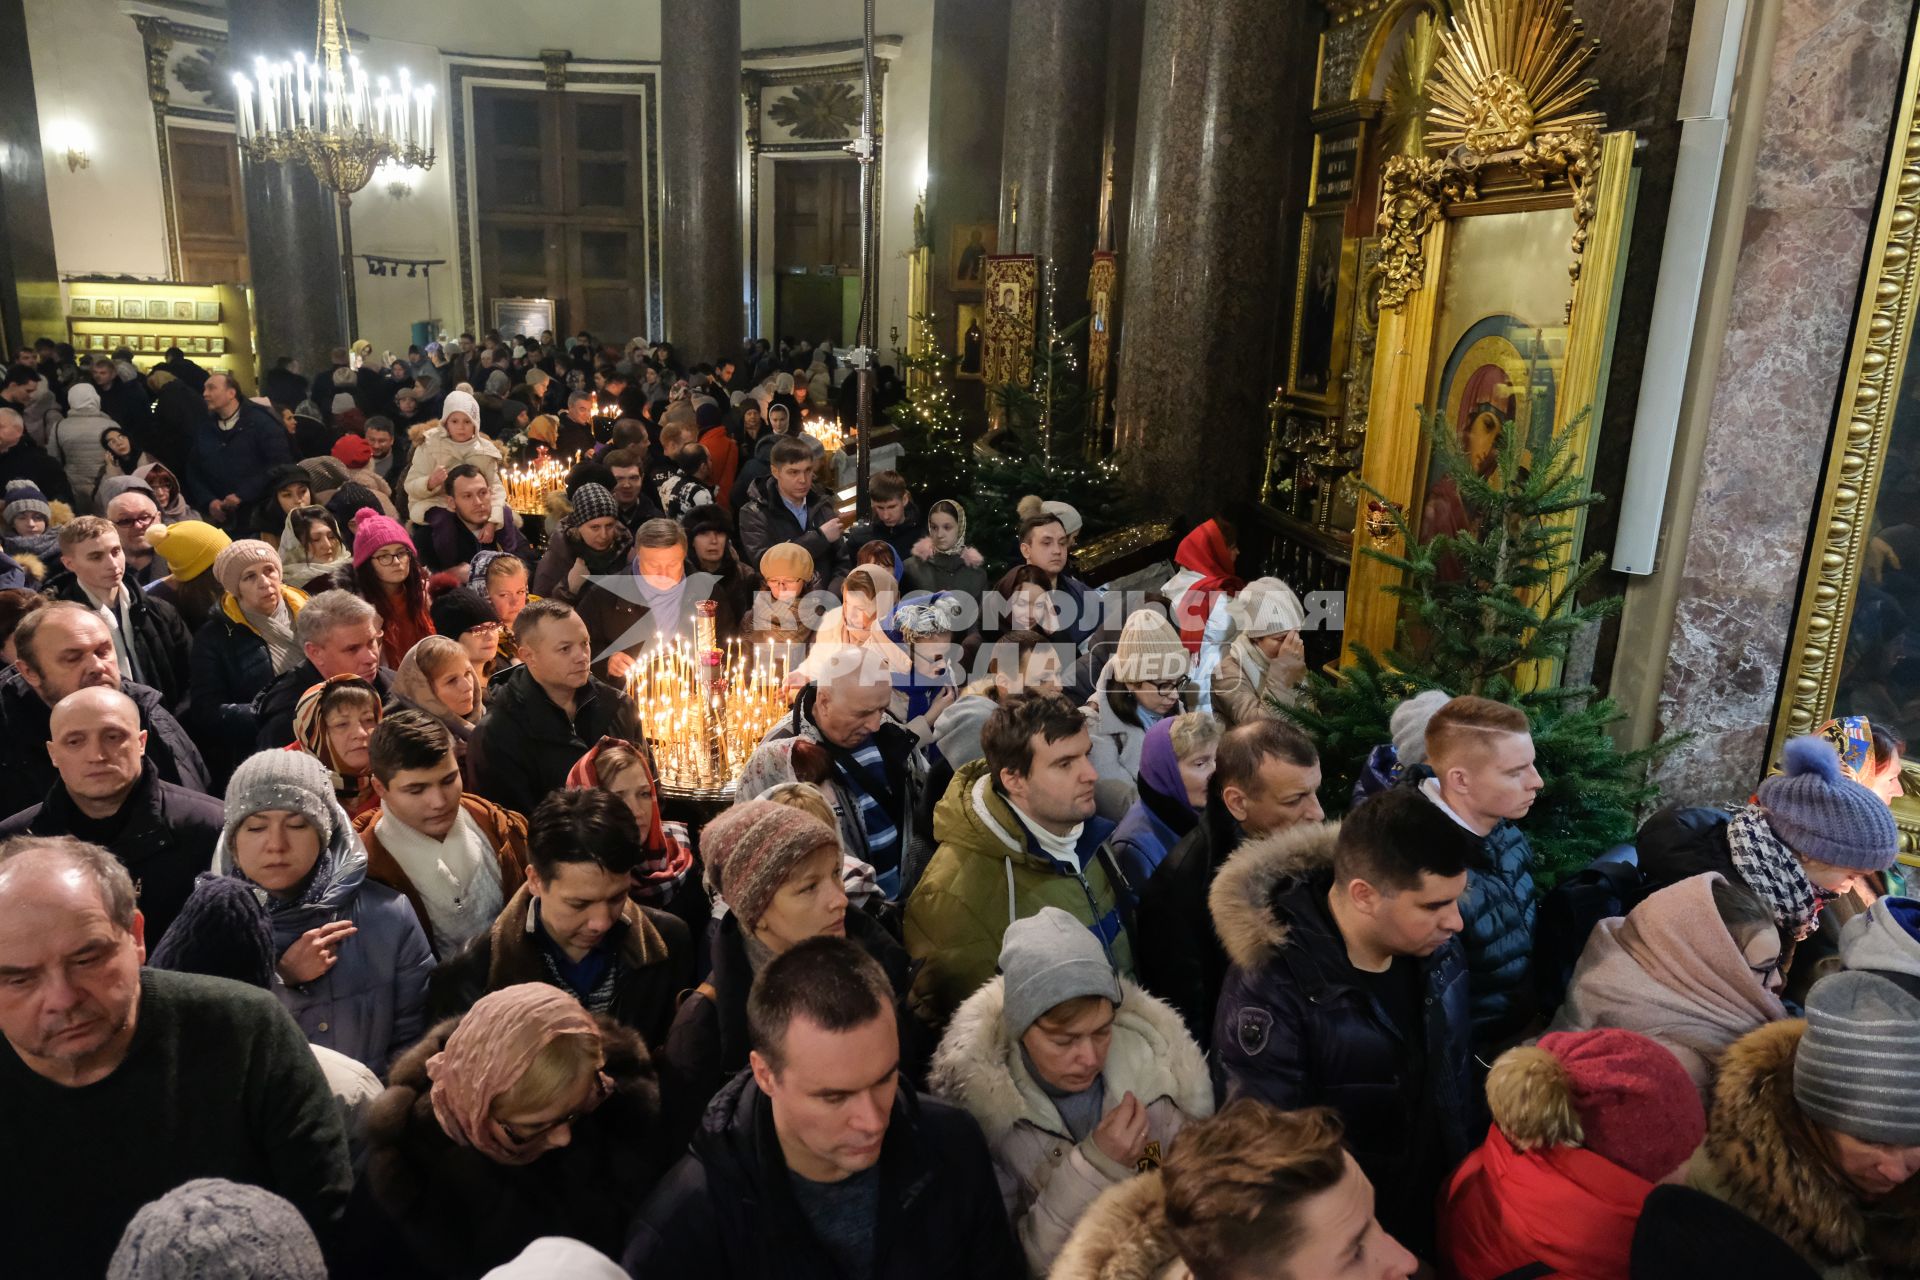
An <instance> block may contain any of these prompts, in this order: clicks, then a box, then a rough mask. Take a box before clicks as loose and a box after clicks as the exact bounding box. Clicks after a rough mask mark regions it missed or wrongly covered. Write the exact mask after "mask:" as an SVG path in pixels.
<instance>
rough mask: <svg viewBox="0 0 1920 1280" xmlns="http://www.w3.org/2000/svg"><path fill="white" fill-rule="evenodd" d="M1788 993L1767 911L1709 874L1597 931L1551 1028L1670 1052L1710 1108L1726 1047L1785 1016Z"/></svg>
mask: <svg viewBox="0 0 1920 1280" xmlns="http://www.w3.org/2000/svg"><path fill="white" fill-rule="evenodd" d="M1785 985H1786V982H1785V979H1784V978H1783V976H1782V975H1781V971H1780V931H1779V930H1778V929H1777V928H1775V927H1774V920H1773V912H1772V910H1771V909H1770V908H1769V907H1768V906H1767V905H1766V903H1765V902H1763V901H1762V900H1761V899H1760V897H1759V896H1758V895H1756V894H1755V893H1754V892H1753V891H1752V890H1750V889H1748V888H1747V887H1746V886H1745V885H1742V884H1739V883H1738V882H1736V881H1733V880H1730V879H1728V878H1727V877H1725V876H1723V875H1720V874H1719V873H1718V872H1711V871H1710V872H1707V873H1705V874H1703V875H1697V876H1693V877H1691V878H1689V879H1686V880H1682V881H1681V882H1680V883H1678V884H1675V885H1670V886H1669V887H1667V888H1665V889H1662V890H1660V891H1659V892H1658V893H1655V894H1653V895H1651V896H1650V897H1648V898H1647V899H1646V900H1645V901H1643V902H1642V903H1641V904H1640V905H1639V906H1637V907H1635V908H1634V909H1633V910H1632V911H1630V912H1629V913H1627V915H1625V916H1624V917H1615V918H1614V919H1611V920H1602V921H1601V922H1600V923H1599V924H1597V925H1595V926H1594V929H1593V933H1592V935H1591V936H1590V937H1589V938H1588V939H1587V947H1586V950H1585V951H1583V952H1581V954H1580V963H1579V965H1578V966H1576V967H1575V969H1574V971H1573V982H1572V984H1571V985H1570V986H1568V988H1567V999H1566V1003H1565V1004H1563V1005H1561V1006H1560V1012H1559V1013H1558V1014H1557V1015H1556V1016H1555V1017H1554V1020H1553V1025H1552V1026H1551V1027H1550V1028H1549V1029H1550V1030H1553V1031H1590V1030H1592V1029H1594V1028H1596V1027H1618V1028H1620V1029H1621V1030H1624V1031H1638V1032H1639V1033H1640V1034H1642V1035H1644V1036H1648V1037H1650V1038H1652V1039H1654V1040H1657V1041H1659V1042H1660V1043H1661V1044H1663V1045H1665V1046H1666V1047H1667V1048H1668V1049H1670V1050H1672V1051H1673V1056H1674V1057H1676V1058H1678V1059H1680V1065H1681V1066H1683V1067H1685V1068H1686V1069H1687V1075H1688V1076H1690V1077H1692V1079H1693V1083H1694V1085H1695V1086H1696V1087H1697V1088H1698V1089H1699V1090H1700V1097H1701V1102H1702V1103H1703V1104H1710V1103H1711V1100H1712V1090H1713V1077H1714V1072H1715V1070H1716V1069H1717V1068H1718V1066H1719V1062H1720V1055H1721V1054H1722V1053H1724V1052H1725V1051H1726V1049H1727V1046H1729V1045H1731V1044H1732V1043H1733V1042H1734V1041H1735V1040H1738V1039H1739V1038H1740V1037H1741V1036H1744V1035H1746V1034H1747V1032H1749V1031H1752V1030H1753V1029H1754V1028H1756V1027H1759V1026H1762V1025H1764V1024H1766V1023H1769V1022H1774V1021H1776V1020H1778V1019H1780V1018H1784V1017H1786V1016H1787V1010H1786V1006H1785V1005H1783V1004H1782V1003H1781V1002H1780V994H1779V993H1780V990H1781V988H1783V987H1784V986H1785Z"/></svg>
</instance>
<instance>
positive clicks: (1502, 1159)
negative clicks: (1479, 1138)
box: [1439, 1128, 1653, 1280]
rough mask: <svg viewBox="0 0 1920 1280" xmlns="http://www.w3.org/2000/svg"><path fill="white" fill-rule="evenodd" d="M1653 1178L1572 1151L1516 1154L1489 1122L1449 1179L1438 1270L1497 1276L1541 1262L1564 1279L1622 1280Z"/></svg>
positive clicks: (1481, 1278)
mask: <svg viewBox="0 0 1920 1280" xmlns="http://www.w3.org/2000/svg"><path fill="white" fill-rule="evenodd" d="M1652 1190H1653V1184H1652V1183H1651V1182H1648V1181H1646V1180H1645V1179H1644V1178H1641V1177H1640V1176H1638V1175H1637V1174H1632V1173H1628V1172H1627V1171H1626V1170H1625V1169H1622V1168H1621V1167H1620V1166H1619V1165H1617V1164H1614V1163H1613V1162H1612V1161H1610V1160H1607V1159H1604V1158H1603V1157H1601V1156H1597V1155H1595V1154H1594V1153H1593V1152H1591V1151H1586V1150H1583V1149H1582V1148H1579V1147H1550V1148H1547V1149H1546V1150H1541V1151H1526V1152H1516V1151H1515V1150H1514V1149H1513V1146H1512V1144H1511V1143H1509V1142H1508V1141H1507V1139H1506V1136H1505V1135H1504V1134H1502V1133H1501V1132H1500V1130H1499V1129H1497V1128H1491V1129H1489V1130H1488V1131H1487V1140H1486V1141H1485V1142H1483V1143H1481V1144H1480V1145H1479V1147H1477V1148H1475V1150H1474V1152H1473V1154H1472V1155H1470V1156H1468V1157H1467V1158H1466V1160H1465V1161H1463V1162H1462V1163H1461V1165H1460V1167H1459V1169H1457V1170H1455V1171H1454V1175H1453V1177H1452V1178H1451V1179H1450V1180H1449V1181H1448V1183H1447V1192H1446V1196H1445V1199H1444V1200H1443V1202H1442V1204H1441V1206H1440V1233H1439V1245H1440V1249H1439V1252H1440V1267H1441V1271H1442V1273H1443V1274H1444V1275H1447V1276H1451V1277H1453V1278H1454V1280H1497V1277H1499V1276H1503V1275H1506V1274H1507V1273H1508V1272H1510V1271H1514V1270H1516V1269H1518V1268H1520V1267H1525V1266H1528V1265H1531V1264H1533V1263H1545V1264H1546V1265H1547V1266H1549V1267H1551V1268H1553V1274H1554V1275H1556V1276H1563V1277H1566V1278H1567V1280H1628V1275H1629V1272H1628V1266H1627V1260H1628V1254H1629V1253H1630V1252H1631V1250H1632V1245H1633V1228H1634V1224H1635V1223H1637V1222H1638V1221H1639V1220H1640V1206H1641V1205H1642V1204H1643V1203H1645V1201H1646V1198H1647V1196H1648V1194H1649V1193H1650V1192H1652Z"/></svg>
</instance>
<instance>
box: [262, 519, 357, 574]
mask: <svg viewBox="0 0 1920 1280" xmlns="http://www.w3.org/2000/svg"><path fill="white" fill-rule="evenodd" d="M306 510H309V508H307V507H295V508H294V509H293V511H289V512H287V527H286V528H285V529H283V530H281V532H280V568H281V574H282V577H281V580H282V581H283V582H285V583H287V585H289V586H293V587H300V588H303V589H304V588H305V587H306V585H307V584H308V583H309V582H312V581H313V580H314V579H315V578H318V577H320V576H322V575H323V574H338V573H340V572H341V571H342V570H350V569H352V568H353V554H352V552H351V549H350V548H351V543H350V541H349V540H348V539H346V538H336V539H335V540H336V541H337V542H339V544H340V554H339V555H337V556H335V557H334V558H333V559H331V560H315V559H314V558H313V557H312V556H311V555H309V554H307V544H306V543H305V542H303V541H301V539H300V527H299V525H298V524H297V523H296V522H295V520H294V518H293V517H294V515H295V513H297V512H300V511H306ZM319 510H321V511H326V510H327V509H326V508H325V507H320V508H319ZM327 518H328V519H332V518H333V513H332V512H330V511H328V512H327ZM334 531H335V532H336V533H338V532H339V525H338V523H337V522H336V524H335V526H334ZM334 580H335V581H336V582H337V581H340V579H338V578H336V579H334Z"/></svg>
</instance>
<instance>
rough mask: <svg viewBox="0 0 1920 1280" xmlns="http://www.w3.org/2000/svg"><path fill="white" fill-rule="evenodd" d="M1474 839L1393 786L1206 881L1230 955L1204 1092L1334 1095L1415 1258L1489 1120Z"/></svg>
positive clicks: (1241, 857) (1320, 1098)
mask: <svg viewBox="0 0 1920 1280" xmlns="http://www.w3.org/2000/svg"><path fill="white" fill-rule="evenodd" d="M1478 856H1479V850H1478V848H1477V846H1476V845H1475V843H1474V842H1473V841H1472V840H1471V839H1469V838H1468V837H1466V836H1465V835H1464V834H1462V833H1461V831H1460V829H1459V828H1458V827H1456V826H1455V825H1454V824H1453V821H1452V820H1451V819H1450V818H1448V817H1447V816H1446V815H1445V814H1443V813H1441V812H1440V810H1439V809H1438V808H1436V807H1435V806H1433V805H1431V804H1429V803H1427V801H1426V799H1425V798H1424V797H1422V796H1421V795H1420V794H1419V793H1418V792H1416V791H1414V790H1413V789H1412V788H1410V787H1395V788H1393V789H1392V790H1390V791H1387V792H1385V793H1383V794H1382V795H1379V796H1376V797H1374V798H1373V799H1372V800H1369V801H1368V802H1367V803H1366V804H1364V805H1362V806H1361V807H1360V808H1358V809H1356V810H1354V811H1353V812H1352V813H1351V814H1349V815H1348V817H1347V819H1346V822H1345V823H1344V824H1333V823H1327V824H1320V825H1302V826H1296V827H1294V828H1293V829H1292V830H1289V831H1285V832H1282V833H1281V834H1279V835H1277V836H1269V837H1267V838H1266V839H1264V840H1258V841H1253V842H1250V843H1248V844H1245V845H1243V846H1241V848H1240V850H1239V851H1238V852H1237V853H1235V854H1234V855H1233V857H1232V858H1231V859H1229V860H1228V862H1227V865H1226V866H1225V867H1223V868H1221V871H1220V875H1219V878H1218V879H1217V880H1216V881H1215V882H1214V887H1213V894H1212V907H1213V927H1214V931H1215V932H1216V933H1217V934H1218V935H1219V937H1220V941H1221V942H1222V944H1223V945H1224V946H1225V947H1226V950H1227V956H1228V958H1229V959H1230V960H1231V961H1232V967H1231V968H1230V969H1229V970H1228V971H1227V978H1226V981H1225V982H1224V983H1223V984H1222V986H1221V990H1220V1004H1219V1008H1218V1009H1217V1010H1216V1011H1215V1014H1214V1034H1213V1077H1214V1089H1215V1092H1216V1093H1217V1094H1219V1095H1220V1096H1221V1097H1223V1098H1225V1099H1227V1100H1232V1099H1235V1098H1241V1097H1251V1098H1256V1099H1258V1100H1259V1101H1261V1102H1264V1103H1267V1104H1268V1105H1270V1106H1275V1107H1279V1108H1280V1109H1282V1110H1289V1111H1290V1110H1294V1109H1296V1108H1300V1107H1314V1106H1327V1107H1332V1108H1333V1109H1334V1110H1335V1111H1337V1112H1338V1113H1339V1114H1340V1121H1341V1125H1342V1127H1343V1128H1344V1129H1345V1131H1346V1139H1347V1146H1348V1149H1349V1150H1351V1151H1352V1152H1353V1157H1354V1159H1355V1160H1357V1161H1358V1162H1359V1164H1360V1168H1361V1169H1362V1170H1363V1171H1365V1173H1366V1175H1367V1177H1369V1178H1370V1179H1372V1180H1373V1184H1374V1187H1375V1188H1376V1189H1377V1190H1378V1193H1379V1205H1380V1220H1381V1223H1382V1225H1384V1226H1385V1227H1386V1228H1387V1230H1388V1231H1390V1232H1392V1233H1393V1235H1394V1237H1395V1238H1396V1239H1398V1240H1400V1241H1401V1242H1402V1243H1404V1244H1405V1245H1407V1246H1408V1247H1409V1248H1411V1249H1412V1250H1413V1251H1414V1252H1415V1253H1418V1254H1421V1255H1422V1256H1425V1257H1431V1256H1433V1255H1432V1252H1431V1250H1432V1246H1433V1205H1434V1202H1435V1200H1436V1198H1437V1197H1438V1195H1439V1191H1440V1187H1441V1184H1442V1183H1443V1181H1444V1180H1445V1178H1446V1177H1447V1175H1448V1174H1449V1173H1450V1172H1451V1171H1452V1170H1453V1168H1454V1166H1455V1165H1457V1164H1458V1163H1459V1162H1460V1160H1461V1159H1462V1158H1463V1157H1464V1156H1465V1155H1466V1153H1467V1151H1468V1149H1469V1147H1470V1146H1471V1145H1472V1144H1473V1142H1474V1140H1475V1139H1477V1138H1478V1137H1479V1136H1480V1133H1481V1132H1482V1131H1483V1130H1484V1129H1485V1127H1486V1121H1485V1119H1484V1118H1483V1116H1484V1108H1483V1106H1482V1105H1481V1099H1482V1094H1481V1091H1480V1089H1479V1088H1478V1085H1477V1080H1476V1077H1475V1073H1474V1070H1473V1051H1472V1048H1471V1040H1472V1023H1471V1020H1470V1016H1469V1013H1468V1004H1467V962H1466V954H1465V950H1464V948H1463V947H1462V945H1461V942H1460V938H1459V934H1460V931H1461V927H1462V925H1461V919H1460V898H1461V895H1463V894H1465V893H1466V891H1467V869H1468V867H1469V866H1470V865H1471V864H1472V863H1473V862H1474V860H1475V859H1476V858H1477V857H1478Z"/></svg>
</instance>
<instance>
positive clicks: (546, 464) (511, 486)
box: [500, 453, 580, 516]
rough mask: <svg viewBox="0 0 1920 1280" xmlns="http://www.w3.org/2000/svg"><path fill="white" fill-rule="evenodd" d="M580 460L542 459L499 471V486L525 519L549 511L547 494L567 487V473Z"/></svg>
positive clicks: (508, 502)
mask: <svg viewBox="0 0 1920 1280" xmlns="http://www.w3.org/2000/svg"><path fill="white" fill-rule="evenodd" d="M579 461H580V455H579V454H578V453H576V454H574V455H573V457H571V458H566V459H560V458H553V457H541V458H537V459H535V460H534V461H532V462H523V463H516V464H515V465H513V466H510V467H502V468H501V469H500V484H501V487H502V488H504V489H505V490H506V491H507V505H508V506H510V507H512V508H513V509H514V511H515V513H517V514H519V515H523V516H529V515H540V514H542V513H544V512H545V511H546V509H547V495H548V494H550V493H560V492H562V491H564V490H565V489H566V487H567V474H568V473H569V472H570V471H572V470H573V468H574V466H575V465H576V464H577V463H578V462H579Z"/></svg>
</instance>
